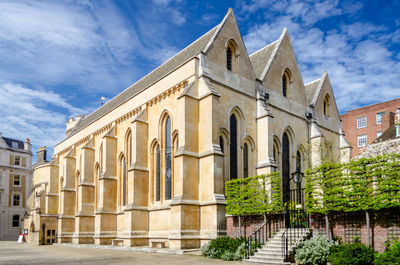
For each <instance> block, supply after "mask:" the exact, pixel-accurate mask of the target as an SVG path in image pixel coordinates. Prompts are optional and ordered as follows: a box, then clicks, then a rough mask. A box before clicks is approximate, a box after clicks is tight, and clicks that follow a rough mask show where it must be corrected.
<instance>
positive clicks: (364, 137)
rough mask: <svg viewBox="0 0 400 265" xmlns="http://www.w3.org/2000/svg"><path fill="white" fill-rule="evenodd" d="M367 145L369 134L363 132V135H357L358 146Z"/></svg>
mask: <svg viewBox="0 0 400 265" xmlns="http://www.w3.org/2000/svg"><path fill="white" fill-rule="evenodd" d="M366 145H367V135H366V134H363V135H359V136H357V146H358V147H364V146H366Z"/></svg>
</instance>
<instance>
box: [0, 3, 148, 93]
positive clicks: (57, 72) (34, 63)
mask: <svg viewBox="0 0 400 265" xmlns="http://www.w3.org/2000/svg"><path fill="white" fill-rule="evenodd" d="M79 3H80V4H76V3H75V2H73V3H70V2H61V1H57V2H52V1H42V2H38V1H14V2H1V3H0V10H1V12H2V15H1V16H0V60H1V61H2V62H3V65H2V66H0V73H1V74H2V75H3V76H7V77H8V81H10V82H21V80H24V82H26V83H31V82H32V83H35V84H37V83H40V84H41V85H54V84H60V83H64V84H71V85H75V86H79V87H81V88H82V89H84V90H86V91H91V90H93V89H96V91H98V92H101V91H107V92H110V91H119V90H120V89H121V87H116V84H119V85H121V86H122V87H126V86H128V85H129V84H130V83H131V82H132V80H134V79H136V78H137V77H138V76H140V75H141V74H142V73H140V72H137V71H138V70H137V69H135V68H134V67H133V63H132V61H133V60H134V59H135V55H136V54H137V53H140V51H141V49H142V47H141V44H140V42H139V41H138V39H139V38H138V36H137V33H136V32H135V30H134V27H132V25H130V23H128V22H127V21H126V20H125V19H124V18H123V16H122V15H121V14H119V11H118V10H117V9H116V8H115V7H114V6H113V5H111V4H107V3H108V2H104V3H99V2H96V3H95V4H91V2H86V4H85V2H79ZM89 3H90V5H89ZM116 66H118V67H119V66H125V67H124V68H120V69H119V71H114V68H115V67H116Z"/></svg>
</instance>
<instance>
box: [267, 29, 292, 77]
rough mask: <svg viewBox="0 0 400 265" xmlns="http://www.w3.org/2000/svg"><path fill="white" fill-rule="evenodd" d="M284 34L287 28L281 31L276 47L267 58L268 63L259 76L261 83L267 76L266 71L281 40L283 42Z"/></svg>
mask: <svg viewBox="0 0 400 265" xmlns="http://www.w3.org/2000/svg"><path fill="white" fill-rule="evenodd" d="M286 34H287V28H284V29H283V31H282V33H281V36H280V37H279V39H278V43H277V45H276V46H275V48H274V50H273V52H272V54H271V56H270V57H269V59H268V63H267V64H266V65H265V68H264V71H263V72H262V74H261V80H262V81H263V80H264V79H265V77H266V76H267V73H268V71H269V69H270V67H271V64H272V61H273V60H274V58H275V56H276V53H277V52H278V50H279V47H280V46H281V44H282V40H283V38H284V37H285V35H286Z"/></svg>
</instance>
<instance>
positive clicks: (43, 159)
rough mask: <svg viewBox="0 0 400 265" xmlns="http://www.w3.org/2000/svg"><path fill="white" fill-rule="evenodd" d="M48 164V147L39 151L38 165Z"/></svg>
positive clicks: (43, 147)
mask: <svg viewBox="0 0 400 265" xmlns="http://www.w3.org/2000/svg"><path fill="white" fill-rule="evenodd" d="M43 162H47V150H46V146H42V147H40V148H39V149H38V151H37V159H36V163H43Z"/></svg>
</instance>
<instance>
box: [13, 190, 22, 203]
mask: <svg viewBox="0 0 400 265" xmlns="http://www.w3.org/2000/svg"><path fill="white" fill-rule="evenodd" d="M20 203H21V195H20V194H19V193H14V194H13V206H20Z"/></svg>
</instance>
